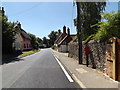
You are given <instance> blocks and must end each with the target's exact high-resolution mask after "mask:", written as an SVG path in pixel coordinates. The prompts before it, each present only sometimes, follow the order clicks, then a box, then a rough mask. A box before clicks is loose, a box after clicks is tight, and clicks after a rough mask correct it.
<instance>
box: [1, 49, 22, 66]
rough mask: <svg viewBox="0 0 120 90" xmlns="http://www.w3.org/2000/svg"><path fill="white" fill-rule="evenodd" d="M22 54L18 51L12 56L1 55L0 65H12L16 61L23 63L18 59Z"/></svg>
mask: <svg viewBox="0 0 120 90" xmlns="http://www.w3.org/2000/svg"><path fill="white" fill-rule="evenodd" d="M20 54H22V52H20V51H18V52H15V53H12V54H3V55H2V65H3V64H8V63H13V62H16V61H23V59H21V58H18V56H19V55H20Z"/></svg>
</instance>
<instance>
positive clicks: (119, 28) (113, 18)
mask: <svg viewBox="0 0 120 90" xmlns="http://www.w3.org/2000/svg"><path fill="white" fill-rule="evenodd" d="M102 15H103V19H105V21H101V22H99V24H98V26H99V27H100V28H99V29H98V32H97V33H96V35H95V36H94V39H95V40H100V41H105V40H107V39H109V38H111V37H118V38H120V13H116V14H115V13H114V12H111V13H104V14H102Z"/></svg>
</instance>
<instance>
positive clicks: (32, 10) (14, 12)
mask: <svg viewBox="0 0 120 90" xmlns="http://www.w3.org/2000/svg"><path fill="white" fill-rule="evenodd" d="M2 6H3V7H4V8H5V15H7V17H8V19H9V21H11V22H16V21H19V22H20V23H21V26H22V28H23V29H24V30H25V31H26V32H28V33H32V34H34V35H36V36H37V37H40V38H43V37H44V36H46V37H47V36H48V34H49V33H50V32H51V31H52V30H54V31H57V30H58V29H61V31H62V28H63V26H64V25H65V26H66V27H69V28H70V32H71V34H76V28H75V27H74V24H73V19H74V18H75V17H76V6H73V3H72V2H3V3H2ZM111 11H115V12H117V11H118V3H117V2H108V3H107V6H106V10H105V12H111Z"/></svg>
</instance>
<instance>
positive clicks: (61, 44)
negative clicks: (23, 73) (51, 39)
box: [54, 26, 76, 52]
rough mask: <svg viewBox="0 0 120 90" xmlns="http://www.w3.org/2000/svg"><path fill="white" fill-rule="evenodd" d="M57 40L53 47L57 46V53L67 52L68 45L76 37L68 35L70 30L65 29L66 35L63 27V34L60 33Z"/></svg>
mask: <svg viewBox="0 0 120 90" xmlns="http://www.w3.org/2000/svg"><path fill="white" fill-rule="evenodd" d="M58 32H59V35H58V36H57V39H56V40H55V43H54V45H55V46H57V48H58V51H60V52H68V43H69V42H70V41H71V40H73V38H74V37H75V36H76V35H70V29H69V28H67V33H66V26H64V27H63V33H61V32H60V31H58Z"/></svg>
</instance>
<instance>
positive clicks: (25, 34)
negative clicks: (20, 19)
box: [20, 29, 31, 40]
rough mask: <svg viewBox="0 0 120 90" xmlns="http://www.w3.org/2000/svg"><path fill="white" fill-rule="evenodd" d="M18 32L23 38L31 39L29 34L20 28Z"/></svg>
mask: <svg viewBox="0 0 120 90" xmlns="http://www.w3.org/2000/svg"><path fill="white" fill-rule="evenodd" d="M20 33H21V35H22V36H23V37H24V38H26V39H29V40H31V38H30V36H29V35H28V34H27V32H25V30H23V29H21V30H20Z"/></svg>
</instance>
